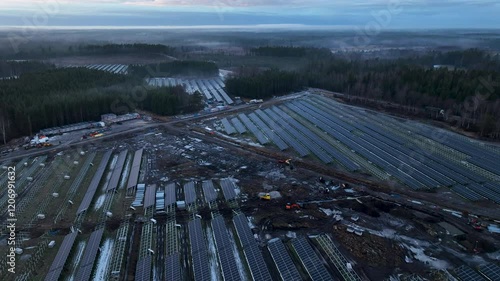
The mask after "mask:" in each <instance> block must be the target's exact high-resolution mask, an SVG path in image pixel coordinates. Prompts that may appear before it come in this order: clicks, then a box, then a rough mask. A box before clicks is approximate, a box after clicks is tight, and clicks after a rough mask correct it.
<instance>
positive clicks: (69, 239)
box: [45, 231, 78, 281]
mask: <svg viewBox="0 0 500 281" xmlns="http://www.w3.org/2000/svg"><path fill="white" fill-rule="evenodd" d="M77 233H78V232H76V231H75V232H72V233H70V234H68V235H66V236H65V237H64V240H63V242H62V243H61V247H60V248H59V250H58V251H57V254H56V257H55V258H54V261H53V262H52V265H51V266H50V268H49V272H48V273H47V275H46V276H45V281H54V280H59V276H60V275H61V272H62V270H63V267H64V264H65V263H66V260H67V259H68V256H69V252H70V251H71V248H72V247H73V243H75V239H76V235H77Z"/></svg>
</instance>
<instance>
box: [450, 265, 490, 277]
mask: <svg viewBox="0 0 500 281" xmlns="http://www.w3.org/2000/svg"><path fill="white" fill-rule="evenodd" d="M455 274H456V275H457V277H458V279H460V281H484V280H486V279H484V278H483V277H481V275H479V273H477V272H475V271H474V270H473V269H472V268H470V267H468V266H465V265H462V266H460V267H459V268H457V269H455Z"/></svg>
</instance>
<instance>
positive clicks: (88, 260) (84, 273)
mask: <svg viewBox="0 0 500 281" xmlns="http://www.w3.org/2000/svg"><path fill="white" fill-rule="evenodd" d="M103 233H104V228H101V229H99V230H96V231H94V232H92V234H91V235H90V238H89V241H88V242H87V245H86V246H85V251H84V252H83V257H82V260H81V261H80V265H79V267H78V270H77V272H76V278H75V279H76V280H82V281H84V280H89V279H90V274H91V273H92V268H93V266H94V262H95V259H96V255H97V250H98V249H99V244H100V243H101V238H102V235H103Z"/></svg>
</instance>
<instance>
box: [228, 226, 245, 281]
mask: <svg viewBox="0 0 500 281" xmlns="http://www.w3.org/2000/svg"><path fill="white" fill-rule="evenodd" d="M228 233H229V236H230V239H229V240H231V242H230V243H229V244H231V249H232V250H233V256H234V261H235V262H236V267H237V268H238V272H239V273H240V280H241V281H248V280H249V279H248V276H247V275H246V273H245V266H244V265H243V262H242V261H241V256H240V253H239V252H238V248H237V247H236V243H235V242H234V241H235V240H234V236H233V232H232V231H228Z"/></svg>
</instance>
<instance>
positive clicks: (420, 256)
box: [407, 246, 450, 270]
mask: <svg viewBox="0 0 500 281" xmlns="http://www.w3.org/2000/svg"><path fill="white" fill-rule="evenodd" d="M407 248H408V249H409V250H410V251H411V252H412V253H413V255H414V257H415V259H417V260H419V261H421V262H423V263H425V264H428V265H430V266H431V267H433V268H436V269H441V270H444V269H446V268H448V267H449V266H450V265H449V264H448V263H447V262H446V261H444V260H440V259H436V258H434V257H429V256H428V255H426V254H425V253H424V249H423V248H419V247H413V246H409V247H407Z"/></svg>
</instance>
